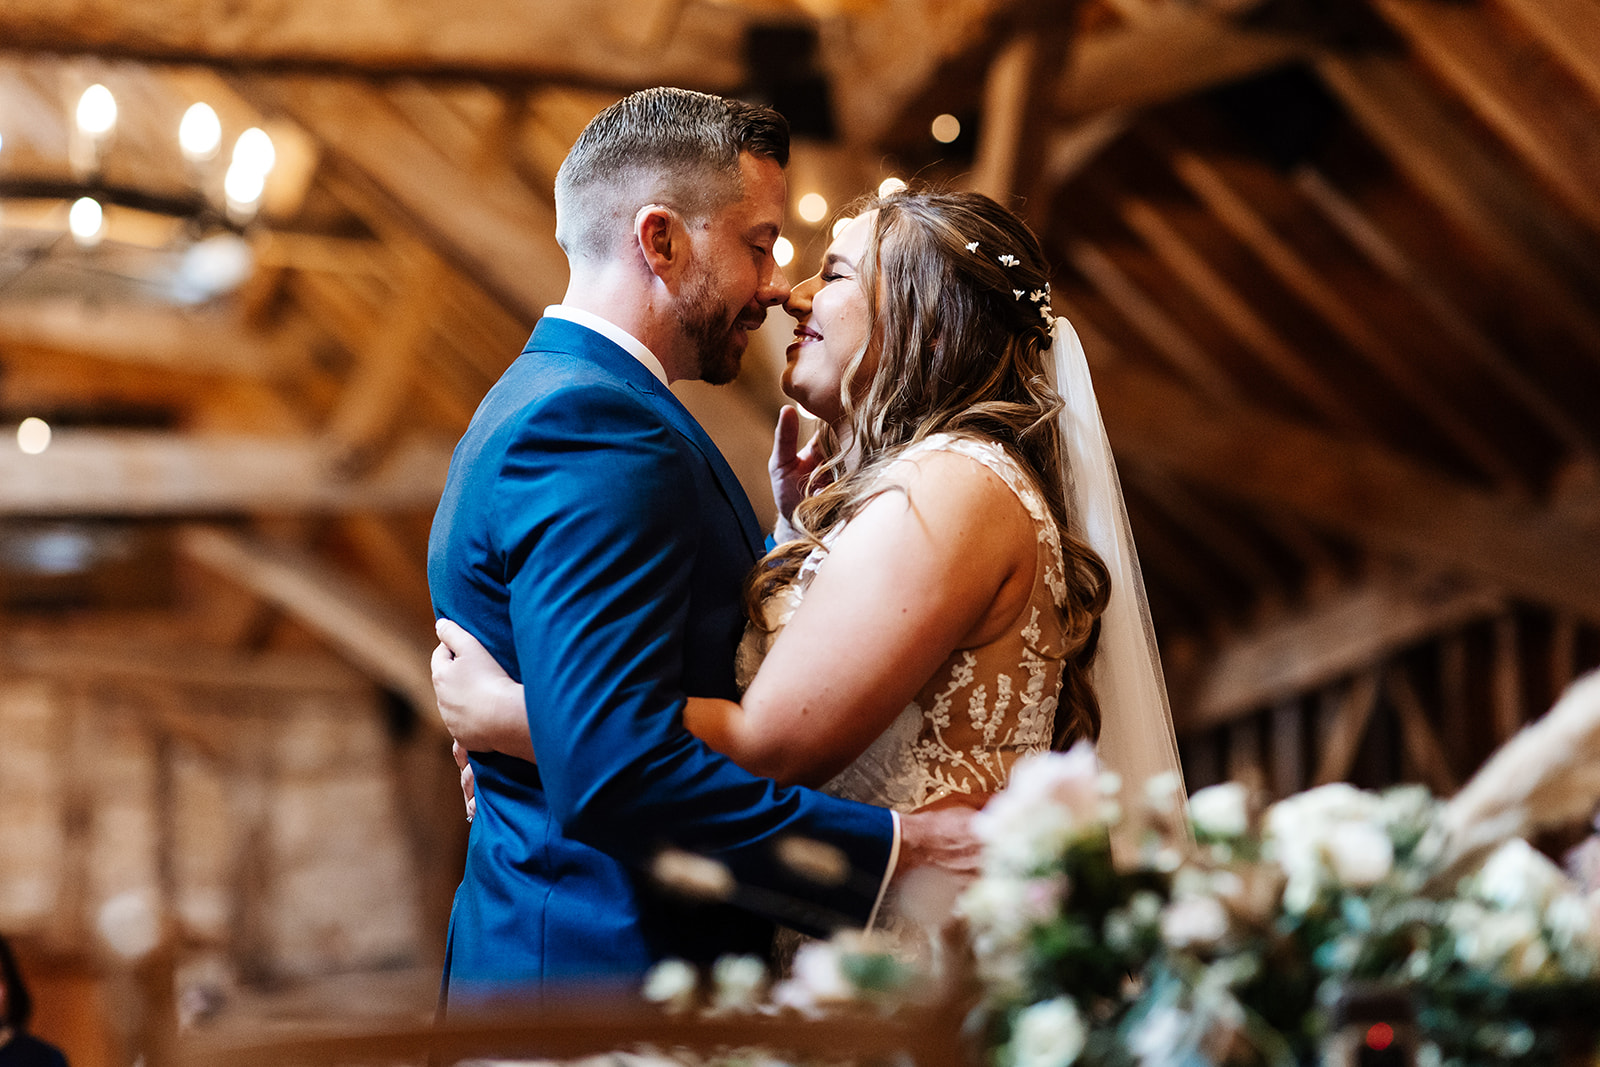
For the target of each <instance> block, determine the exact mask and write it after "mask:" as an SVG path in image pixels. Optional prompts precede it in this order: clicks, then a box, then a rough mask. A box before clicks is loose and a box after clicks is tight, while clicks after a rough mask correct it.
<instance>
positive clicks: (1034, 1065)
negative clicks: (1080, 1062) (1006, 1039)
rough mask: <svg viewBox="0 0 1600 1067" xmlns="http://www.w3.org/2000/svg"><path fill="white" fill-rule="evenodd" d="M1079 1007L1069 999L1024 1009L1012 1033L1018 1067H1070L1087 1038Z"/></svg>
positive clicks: (1015, 1062) (1013, 1056) (1012, 1046)
mask: <svg viewBox="0 0 1600 1067" xmlns="http://www.w3.org/2000/svg"><path fill="white" fill-rule="evenodd" d="M1088 1036H1089V1034H1088V1028H1087V1027H1086V1026H1084V1023H1083V1016H1082V1015H1080V1014H1079V1012H1078V1006H1077V1005H1076V1004H1074V1003H1073V1002H1072V1001H1071V1000H1069V999H1068V998H1066V997H1056V998H1055V999H1054V1000H1046V1001H1041V1002H1040V1003H1038V1004H1033V1005H1030V1006H1029V1007H1027V1008H1024V1009H1023V1011H1022V1014H1020V1015H1018V1016H1017V1023H1016V1026H1015V1028H1014V1029H1013V1030H1012V1033H1011V1056H1012V1062H1013V1064H1014V1065H1015V1067H1068V1065H1069V1064H1071V1063H1073V1062H1074V1061H1075V1060H1077V1058H1078V1055H1079V1053H1081V1052H1082V1051H1083V1045H1084V1041H1085V1040H1086V1039H1087V1038H1088Z"/></svg>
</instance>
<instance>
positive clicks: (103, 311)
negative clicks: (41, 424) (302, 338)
mask: <svg viewBox="0 0 1600 1067" xmlns="http://www.w3.org/2000/svg"><path fill="white" fill-rule="evenodd" d="M0 345H3V346H5V347H7V348H37V349H42V350H53V351H62V352H73V353H87V354H89V355H92V356H93V357H94V358H96V359H101V360H106V361H108V362H116V363H126V364H131V365H136V366H143V367H148V368H151V369H153V370H171V371H179V372H182V373H194V372H201V373H211V374H225V375H230V376H241V377H248V378H257V379H273V378H278V377H282V376H285V375H287V374H289V373H291V372H292V371H295V370H298V369H299V367H300V365H301V364H302V363H303V360H304V356H303V354H302V353H303V348H302V347H300V346H299V345H297V344H296V343H295V342H294V341H293V340H292V339H291V338H289V337H288V336H285V335H264V334H262V333H261V332H260V331H258V330H254V329H251V328H249V327H248V326H247V325H246V324H244V323H242V322H240V321H239V320H237V319H236V318H234V317H233V316H231V315H229V314H227V313H225V312H223V313H215V312H187V311H182V310H179V309H178V308H173V307H161V306H159V305H150V304H116V305H110V304H105V303H94V304H91V303H88V302H86V301H83V300H76V299H70V298H64V297H58V298H52V299H41V300H16V299H11V300H6V301H4V302H0Z"/></svg>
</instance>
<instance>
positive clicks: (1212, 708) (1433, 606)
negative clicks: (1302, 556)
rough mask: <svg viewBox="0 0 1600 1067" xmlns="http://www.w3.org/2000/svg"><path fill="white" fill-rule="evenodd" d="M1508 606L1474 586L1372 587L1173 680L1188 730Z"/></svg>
mask: <svg viewBox="0 0 1600 1067" xmlns="http://www.w3.org/2000/svg"><path fill="white" fill-rule="evenodd" d="M1504 607H1505V597H1504V595H1502V594H1501V593H1499V592H1498V591H1496V590H1494V589H1492V588H1490V587H1487V586H1484V585H1480V584H1477V583H1474V582H1472V581H1460V580H1446V579H1440V578H1437V577H1435V578H1434V579H1433V580H1431V581H1428V580H1418V579H1415V578H1405V577H1400V576H1395V577H1389V578H1384V579H1378V580H1372V581H1369V582H1367V583H1366V584H1364V585H1361V586H1357V587H1354V588H1350V589H1346V590H1344V591H1342V592H1340V593H1337V594H1335V595H1333V596H1331V597H1327V598H1325V599H1323V600H1321V601H1319V602H1317V603H1315V604H1313V605H1312V606H1310V607H1308V608H1305V609H1303V610H1301V611H1297V612H1294V613H1289V614H1285V615H1283V616H1282V617H1280V618H1277V619H1274V620H1272V621H1271V622H1270V623H1267V624H1265V625H1263V626H1260V627H1258V628H1256V629H1254V630H1252V631H1248V632H1245V633H1241V634H1238V635H1234V636H1231V637H1229V638H1228V639H1227V640H1225V641H1224V642H1223V644H1222V646H1221V647H1220V648H1219V649H1218V651H1217V653H1216V655H1215V656H1214V657H1212V658H1211V660H1210V663H1209V665H1208V666H1207V667H1206V668H1205V671H1204V674H1203V676H1201V677H1199V678H1189V679H1185V678H1181V677H1178V678H1173V679H1172V683H1173V688H1174V690H1175V692H1176V693H1177V695H1176V696H1175V699H1174V704H1175V706H1176V707H1177V708H1178V709H1181V714H1182V722H1183V725H1184V728H1185V729H1191V730H1192V729H1205V728H1209V727H1212V726H1216V725H1219V724H1221V723H1225V722H1228V721H1230V720H1232V719H1234V718H1236V717H1237V716H1239V715H1243V714H1247V713H1249V712H1251V711H1254V710H1256V709H1259V708H1262V707H1265V706H1268V705H1271V704H1272V703H1274V702H1276V701H1280V700H1283V699H1285V698H1286V697H1290V696H1293V695H1295V694H1297V693H1304V692H1309V691H1311V690H1314V689H1317V688H1320V687H1322V686H1324V685H1327V684H1329V683H1330V682H1333V681H1335V680H1336V679H1338V678H1341V677H1344V676H1345V675H1348V674H1352V673H1354V672H1355V671H1357V670H1360V669H1362V668H1365V667H1369V666H1371V665H1373V664H1377V663H1381V662H1383V661H1384V660H1386V659H1388V658H1389V657H1390V656H1391V655H1393V654H1394V653H1395V652H1398V651H1400V650H1401V649H1404V648H1406V647H1408V646H1411V645H1414V644H1418V643H1420V642H1424V641H1427V640H1429V639H1431V638H1432V637H1434V636H1435V635H1436V634H1438V633H1439V632H1441V631H1443V630H1447V629H1452V628H1456V627H1459V626H1461V625H1464V624H1466V623H1467V622H1470V621H1472V620H1474V619H1480V618H1488V617H1491V616H1493V615H1495V614H1497V613H1498V612H1500V611H1502V610H1503V609H1504Z"/></svg>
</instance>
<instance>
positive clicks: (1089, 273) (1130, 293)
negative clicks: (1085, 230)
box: [1067, 240, 1238, 401]
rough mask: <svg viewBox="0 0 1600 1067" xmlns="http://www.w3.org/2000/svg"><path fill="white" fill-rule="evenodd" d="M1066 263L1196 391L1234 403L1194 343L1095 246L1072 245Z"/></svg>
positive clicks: (1228, 386) (1232, 392)
mask: <svg viewBox="0 0 1600 1067" xmlns="http://www.w3.org/2000/svg"><path fill="white" fill-rule="evenodd" d="M1067 259H1068V261H1069V262H1070V263H1071V264H1072V266H1073V268H1074V269H1075V270H1077V272H1078V273H1079V274H1081V275H1083V277H1084V278H1085V279H1087V280H1088V282H1089V284H1090V285H1092V286H1093V287H1094V288H1095V289H1096V290H1097V291H1098V292H1099V293H1100V294H1101V295H1102V296H1103V297H1105V299H1106V300H1107V301H1108V302H1109V303H1110V304H1111V306H1112V307H1114V308H1116V309H1117V313H1118V314H1119V315H1121V316H1122V318H1123V319H1124V320H1126V322H1127V324H1128V325H1129V326H1130V327H1131V328H1132V329H1133V330H1135V331H1136V332H1137V333H1139V335H1140V336H1142V337H1143V338H1144V339H1145V340H1146V341H1147V342H1149V344H1150V345H1151V347H1153V348H1154V349H1155V350H1156V351H1157V352H1159V353H1160V354H1161V356H1162V358H1164V359H1165V360H1166V361H1167V363H1168V364H1169V365H1170V366H1171V367H1172V368H1173V369H1175V370H1176V371H1177V372H1178V373H1179V374H1180V375H1182V376H1183V377H1184V378H1185V379H1187V380H1188V381H1189V382H1190V383H1191V384H1192V385H1194V387H1195V388H1197V389H1199V390H1200V391H1201V392H1203V393H1204V394H1206V395H1207V396H1209V397H1212V398H1213V399H1217V400H1222V401H1232V400H1234V399H1236V398H1237V397H1238V390H1237V389H1235V388H1234V385H1233V382H1231V381H1230V380H1229V379H1228V376H1227V375H1226V374H1224V373H1223V372H1222V371H1221V370H1220V369H1218V367H1217V365H1216V364H1215V363H1214V362H1212V360H1211V357H1210V356H1208V355H1207V354H1206V353H1205V350H1204V349H1202V348H1201V347H1200V345H1199V344H1198V343H1197V342H1196V341H1195V340H1194V338H1192V337H1191V336H1190V335H1189V333H1188V332H1187V331H1186V330H1184V329H1183V327H1182V326H1180V325H1178V323H1177V322H1176V321H1174V320H1173V318H1172V317H1171V316H1170V315H1168V314H1167V313H1166V312H1165V311H1164V310H1162V308H1161V304H1160V303H1159V302H1158V301H1157V300H1156V299H1155V298H1154V297H1152V296H1151V295H1150V294H1149V293H1146V292H1145V291H1144V290H1143V289H1142V288H1141V287H1140V286H1139V285H1138V283H1137V282H1135V281H1134V280H1133V279H1132V278H1130V277H1128V275H1127V273H1126V272H1124V271H1123V269H1122V268H1121V267H1119V266H1118V265H1117V263H1116V260H1114V259H1113V258H1112V257H1111V256H1110V255H1108V254H1107V253H1106V252H1104V251H1103V250H1101V249H1100V247H1099V246H1097V245H1095V244H1093V243H1091V242H1089V241H1083V240H1077V241H1073V242H1071V243H1070V244H1069V245H1068V246H1067ZM1085 351H1087V349H1085Z"/></svg>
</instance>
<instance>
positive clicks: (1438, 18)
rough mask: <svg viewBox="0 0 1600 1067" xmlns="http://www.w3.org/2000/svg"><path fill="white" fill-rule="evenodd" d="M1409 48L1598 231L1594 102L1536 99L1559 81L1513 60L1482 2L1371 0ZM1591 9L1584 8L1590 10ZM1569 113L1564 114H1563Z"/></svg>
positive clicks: (1599, 121)
mask: <svg viewBox="0 0 1600 1067" xmlns="http://www.w3.org/2000/svg"><path fill="white" fill-rule="evenodd" d="M1374 6H1375V7H1376V8H1377V10H1378V11H1379V12H1381V13H1382V15H1383V17H1384V18H1385V19H1386V20H1387V21H1388V22H1389V23H1390V25H1392V26H1394V27H1395V28H1396V29H1397V30H1398V31H1399V32H1400V33H1401V35H1402V36H1404V37H1405V39H1406V40H1407V42H1408V43H1409V44H1410V45H1411V47H1412V48H1413V49H1415V50H1416V52H1417V54H1418V55H1419V56H1420V57H1421V58H1422V59H1423V61H1424V62H1426V63H1427V64H1428V65H1429V66H1430V67H1432V68H1433V69H1434V70H1435V71H1436V72H1437V73H1438V74H1439V76H1440V77H1441V78H1443V79H1444V80H1446V81H1447V82H1448V83H1449V84H1450V85H1451V87H1452V88H1453V89H1454V90H1455V91H1456V92H1457V93H1458V94H1459V95H1460V96H1461V98H1462V99H1463V100H1465V101H1466V102H1467V104H1468V105H1469V106H1470V107H1471V108H1472V110H1473V111H1474V113H1476V114H1477V115H1478V117H1479V118H1480V119H1482V120H1483V121H1484V123H1485V124H1486V125H1488V126H1489V127H1490V128H1491V129H1493V130H1494V131H1495V133H1496V134H1497V135H1498V136H1499V137H1500V138H1501V139H1502V140H1503V141H1504V142H1505V143H1506V144H1508V145H1509V146H1510V147H1511V148H1512V150H1513V151H1515V152H1516V153H1517V155H1518V156H1519V157H1520V158H1521V159H1522V161H1523V162H1524V163H1525V164H1526V165H1527V166H1528V168H1529V169H1530V170H1532V171H1533V172H1534V173H1535V174H1537V175H1538V176H1539V178H1540V179H1541V181H1543V183H1544V184H1545V186H1546V188H1548V189H1550V190H1552V191H1553V192H1554V193H1555V195H1556V196H1557V197H1558V198H1560V200H1561V201H1562V203H1564V204H1565V205H1566V206H1567V208H1568V209H1569V210H1570V211H1571V212H1572V213H1573V214H1574V215H1575V216H1576V217H1578V218H1581V219H1584V220H1585V221H1587V223H1588V224H1589V227H1590V229H1591V230H1593V231H1594V232H1596V233H1600V191H1597V190H1596V189H1595V183H1594V174H1595V172H1596V170H1600V110H1597V109H1594V108H1589V109H1585V108H1583V107H1582V106H1581V105H1582V104H1583V103H1584V101H1582V100H1581V99H1575V100H1572V101H1570V102H1569V105H1568V107H1566V108H1551V107H1545V106H1542V104H1543V102H1544V99H1545V98H1547V97H1548V96H1549V95H1550V94H1551V93H1554V92H1559V91H1560V90H1561V88H1562V86H1561V85H1559V84H1557V83H1552V82H1551V81H1550V79H1548V78H1543V79H1541V78H1540V77H1539V75H1540V71H1539V68H1538V65H1537V64H1532V63H1528V62H1517V61H1516V60H1515V59H1514V54H1513V52H1512V50H1511V49H1508V48H1507V47H1506V42H1505V37H1504V30H1503V29H1501V28H1499V27H1496V26H1495V25H1493V24H1492V23H1491V22H1490V20H1489V19H1488V17H1487V16H1486V14H1485V6H1484V5H1482V4H1461V3H1445V2H1441V0H1374ZM1591 17H1592V15H1591ZM1569 113H1570V114H1571V119H1570V120H1568V119H1567V115H1568V114H1569Z"/></svg>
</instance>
